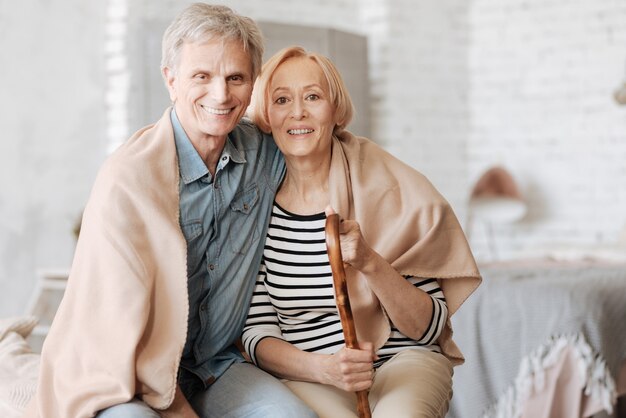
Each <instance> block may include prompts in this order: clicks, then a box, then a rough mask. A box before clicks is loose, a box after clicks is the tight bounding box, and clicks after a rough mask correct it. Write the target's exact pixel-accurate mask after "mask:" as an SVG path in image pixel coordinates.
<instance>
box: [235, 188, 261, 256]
mask: <svg viewBox="0 0 626 418" xmlns="http://www.w3.org/2000/svg"><path fill="white" fill-rule="evenodd" d="M258 200H259V188H258V186H257V185H256V183H255V184H252V185H250V186H248V187H247V188H246V189H244V190H242V191H241V192H239V193H237V194H236V195H235V197H234V198H233V200H232V202H231V203H230V209H231V210H230V225H229V226H230V232H229V234H228V235H229V237H230V243H231V249H232V250H233V252H234V253H236V254H245V253H246V252H247V251H248V249H249V248H250V246H251V245H252V244H254V243H256V242H257V241H258V240H259V235H260V234H259V230H258V226H257V225H258V219H257V218H258V210H257V209H258V208H257V207H256V206H257V202H258Z"/></svg>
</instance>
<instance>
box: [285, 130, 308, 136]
mask: <svg viewBox="0 0 626 418" xmlns="http://www.w3.org/2000/svg"><path fill="white" fill-rule="evenodd" d="M312 132H313V129H289V130H288V131H287V133H288V134H289V135H304V134H310V133H312Z"/></svg>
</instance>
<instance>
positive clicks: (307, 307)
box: [242, 203, 448, 367]
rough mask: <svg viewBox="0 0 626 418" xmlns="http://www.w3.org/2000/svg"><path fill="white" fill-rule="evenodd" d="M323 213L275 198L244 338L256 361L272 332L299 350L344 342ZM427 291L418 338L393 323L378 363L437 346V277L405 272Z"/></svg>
mask: <svg viewBox="0 0 626 418" xmlns="http://www.w3.org/2000/svg"><path fill="white" fill-rule="evenodd" d="M325 223H326V215H325V214H324V213H319V214H316V215H310V216H301V215H296V214H293V213H290V212H287V211H286V210H284V209H282V208H281V207H280V206H278V205H277V204H276V203H274V207H273V210H272V218H271V220H270V225H269V229H268V232H267V238H266V241H265V249H264V252H263V263H262V265H261V268H260V271H259V275H258V278H257V282H256V287H255V289H254V294H253V296H252V303H251V305H250V311H249V313H248V318H247V320H246V325H245V328H244V331H243V335H242V340H243V344H244V347H245V350H246V352H247V353H248V354H249V355H250V358H251V359H252V361H253V362H254V363H255V364H257V360H256V356H255V351H256V346H257V344H258V343H259V341H261V340H262V339H263V338H266V337H275V338H279V339H281V340H285V341H287V342H290V343H291V344H293V345H295V346H296V347H298V348H299V349H301V350H304V351H307V352H314V353H323V354H333V353H335V352H337V351H339V350H340V349H341V348H342V347H343V346H344V339H343V332H342V329H341V322H340V319H339V312H338V310H337V305H336V304H335V299H334V298H335V295H334V290H333V278H332V272H331V268H330V263H329V260H328V254H327V253H326V239H325V232H324V226H325ZM405 278H406V280H408V281H409V282H411V283H412V284H413V285H414V286H416V287H419V288H420V289H422V290H423V291H425V292H427V293H428V294H429V295H430V296H431V300H432V302H433V317H432V319H431V322H430V324H429V326H428V327H427V330H426V332H425V333H424V335H423V336H422V337H421V338H420V339H419V340H417V341H416V340H413V339H411V338H408V337H406V336H405V335H404V334H402V333H401V332H400V331H399V330H398V329H397V328H396V327H395V326H394V325H393V324H391V336H390V338H389V339H388V340H387V342H386V343H385V345H384V346H383V347H381V348H380V349H379V350H378V352H377V354H378V356H379V357H380V360H378V361H377V362H376V364H375V366H376V367H378V366H380V365H381V364H383V363H384V362H385V361H386V360H388V359H389V358H391V357H393V356H394V355H395V354H397V353H398V352H400V351H402V350H405V349H407V348H423V349H428V350H432V351H437V352H440V349H439V346H438V345H437V343H436V341H437V338H438V337H439V334H440V333H441V330H442V329H443V327H444V325H445V323H446V319H447V315H448V309H447V306H446V302H445V298H444V295H443V292H442V291H441V288H440V287H439V284H438V282H437V280H435V279H418V278H414V277H411V276H407V277H405Z"/></svg>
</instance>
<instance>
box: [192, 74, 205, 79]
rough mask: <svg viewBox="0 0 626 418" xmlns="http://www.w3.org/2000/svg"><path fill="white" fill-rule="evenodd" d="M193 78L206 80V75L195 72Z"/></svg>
mask: <svg viewBox="0 0 626 418" xmlns="http://www.w3.org/2000/svg"><path fill="white" fill-rule="evenodd" d="M193 78H195V79H196V80H206V79H207V76H206V74H196V75H195V76H194V77H193Z"/></svg>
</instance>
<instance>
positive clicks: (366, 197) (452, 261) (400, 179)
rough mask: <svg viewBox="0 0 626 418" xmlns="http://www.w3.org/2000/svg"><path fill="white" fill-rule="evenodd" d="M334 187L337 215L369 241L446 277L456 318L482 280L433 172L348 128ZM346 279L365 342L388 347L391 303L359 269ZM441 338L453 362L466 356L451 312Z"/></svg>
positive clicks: (402, 261)
mask: <svg viewBox="0 0 626 418" xmlns="http://www.w3.org/2000/svg"><path fill="white" fill-rule="evenodd" d="M329 187H330V193H331V205H332V206H333V208H334V209H335V210H336V211H337V213H338V214H339V215H340V216H341V217H342V218H345V219H354V220H356V221H358V222H359V225H360V227H361V231H362V233H363V237H364V238H365V240H366V241H367V242H368V244H369V245H370V246H371V247H372V248H373V249H374V250H375V251H376V252H378V253H379V254H380V255H381V256H383V258H385V260H387V261H388V262H389V263H390V264H391V265H392V266H393V267H394V268H395V269H396V270H397V271H398V272H399V273H400V274H402V275H411V276H414V277H420V278H435V279H438V281H439V284H440V286H441V288H442V290H443V293H444V295H445V298H446V303H447V305H448V310H449V316H451V315H452V314H454V313H455V312H456V311H457V309H458V308H459V306H460V305H461V304H462V303H463V302H464V301H465V299H466V298H467V297H468V296H469V295H470V294H471V293H472V292H473V291H474V290H475V289H476V288H477V287H478V285H479V284H480V282H481V277H480V273H479V271H478V268H477V266H476V263H475V261H474V257H473V256H472V253H471V251H470V248H469V245H468V243H467V240H466V238H465V235H464V233H463V231H462V229H461V226H460V225H459V222H458V220H457V218H456V216H455V215H454V212H453V211H452V209H451V208H450V205H449V204H448V202H447V201H446V200H445V199H444V198H443V197H442V196H441V195H440V194H439V193H438V192H437V190H436V189H435V188H434V187H433V186H432V184H431V183H430V182H429V181H428V179H426V177H424V176H423V175H422V174H420V173H419V172H417V171H415V170H414V169H412V168H411V167H409V166H408V165H406V164H404V163H402V162H401V161H399V160H398V159H397V158H395V157H393V156H392V155H391V154H389V153H387V152H385V151H384V150H382V149H381V148H380V147H379V146H377V145H376V144H374V143H373V142H371V141H370V140H368V139H366V138H361V137H355V136H354V135H352V134H350V133H349V132H346V131H344V132H341V133H340V134H339V135H338V137H336V138H334V140H333V148H332V160H331V168H330V180H329ZM346 279H347V282H348V293H349V295H350V304H351V305H352V309H353V311H354V318H355V326H356V329H357V335H358V338H359V340H361V341H371V342H373V343H374V344H375V346H376V347H380V346H382V345H383V344H384V343H385V341H386V340H387V338H388V337H389V334H390V324H389V320H388V319H387V317H386V315H385V312H384V310H383V308H382V307H381V305H380V303H379V301H378V299H377V298H376V296H375V295H374V293H373V292H372V291H371V290H370V289H369V287H368V285H367V280H366V279H365V278H364V277H362V276H361V274H360V273H359V272H357V271H356V270H354V269H351V268H347V269H346ZM438 342H439V345H440V347H441V349H442V352H443V354H444V355H445V356H446V357H448V358H449V359H450V361H451V362H452V363H453V364H461V363H462V362H463V356H462V354H461V352H460V350H459V349H458V347H457V346H456V344H455V343H454V342H453V341H452V328H451V324H450V319H449V318H448V321H447V324H446V327H445V329H444V331H443V332H442V335H441V336H440V337H439V340H438Z"/></svg>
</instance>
